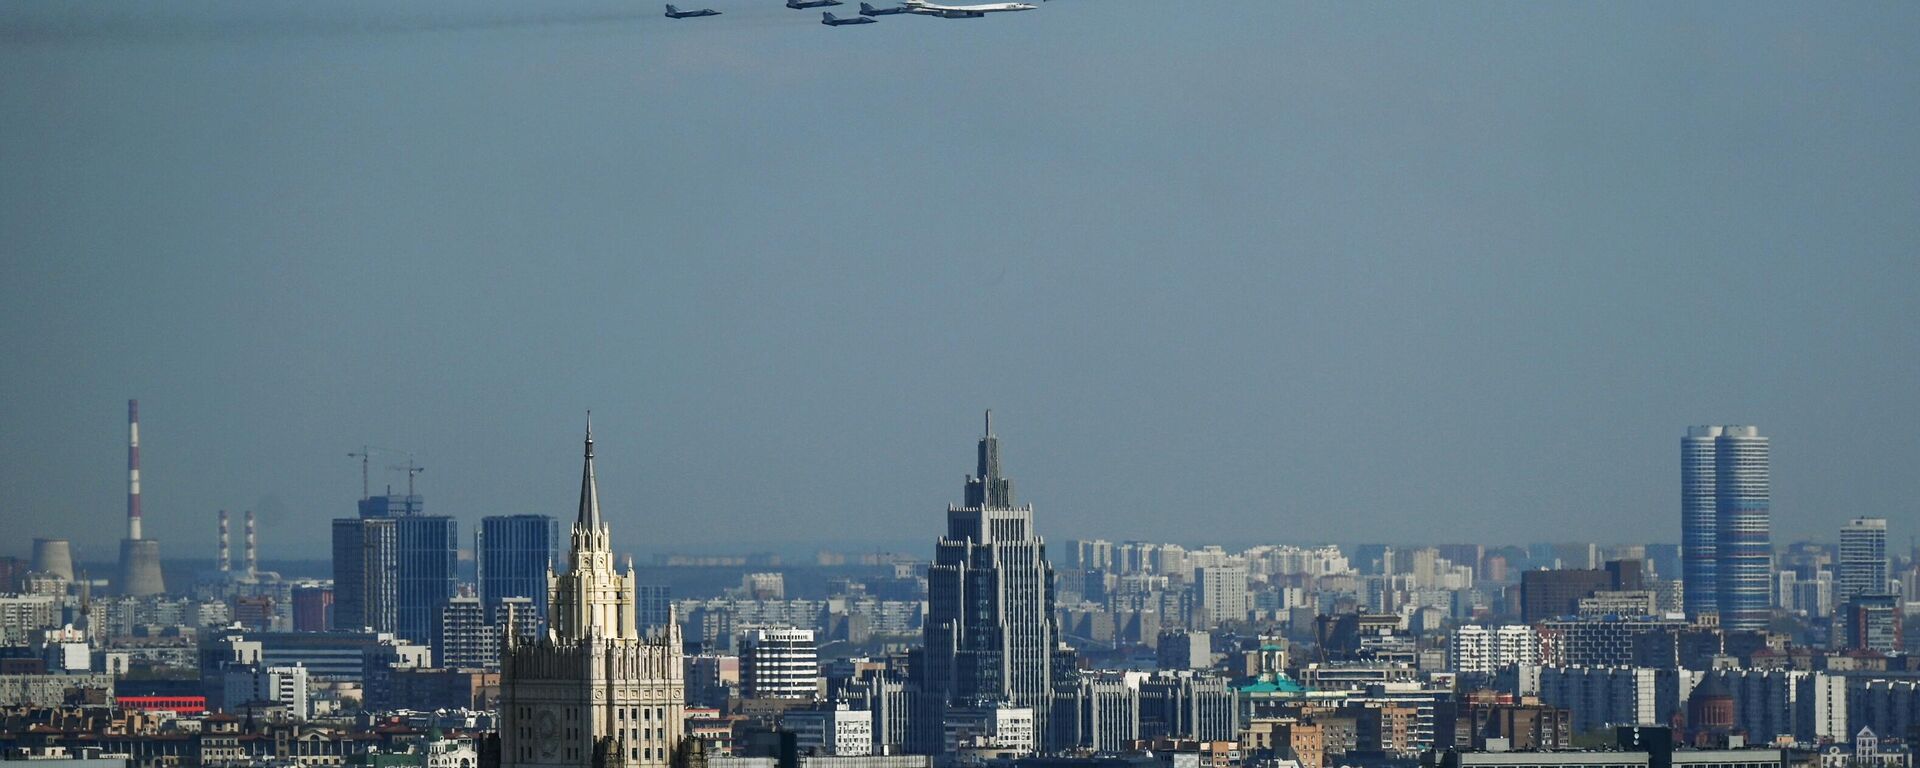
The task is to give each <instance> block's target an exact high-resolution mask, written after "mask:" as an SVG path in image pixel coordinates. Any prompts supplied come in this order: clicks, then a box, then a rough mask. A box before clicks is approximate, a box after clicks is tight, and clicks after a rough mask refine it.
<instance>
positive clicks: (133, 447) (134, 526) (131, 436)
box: [127, 400, 140, 541]
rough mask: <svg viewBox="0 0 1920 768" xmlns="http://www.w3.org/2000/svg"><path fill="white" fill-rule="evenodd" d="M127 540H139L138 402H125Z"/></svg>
mask: <svg viewBox="0 0 1920 768" xmlns="http://www.w3.org/2000/svg"><path fill="white" fill-rule="evenodd" d="M127 538H129V539H133V540H135V541H138V540H140V401H139V400H128V401H127Z"/></svg>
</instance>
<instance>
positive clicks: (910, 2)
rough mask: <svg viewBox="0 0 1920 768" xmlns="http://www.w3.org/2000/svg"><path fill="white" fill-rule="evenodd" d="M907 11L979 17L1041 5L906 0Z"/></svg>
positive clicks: (944, 15)
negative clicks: (946, 3)
mask: <svg viewBox="0 0 1920 768" xmlns="http://www.w3.org/2000/svg"><path fill="white" fill-rule="evenodd" d="M904 2H905V4H906V7H907V11H908V12H910V13H918V14H921V15H923V16H938V17H940V18H943V19H978V18H981V17H983V16H986V15H987V14H989V13H999V12H1002V11H1031V10H1036V9H1038V8H1039V7H1040V6H1037V5H1034V4H1032V3H985V4H982V5H935V4H933V3H929V2H927V0H904Z"/></svg>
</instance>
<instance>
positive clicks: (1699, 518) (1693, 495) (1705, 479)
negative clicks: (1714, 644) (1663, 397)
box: [1680, 426, 1724, 619]
mask: <svg viewBox="0 0 1920 768" xmlns="http://www.w3.org/2000/svg"><path fill="white" fill-rule="evenodd" d="M1723 430H1724V428H1723V427H1715V426H1699V427H1689V428H1687V435H1686V437H1683V438H1680V579H1681V599H1680V600H1681V605H1682V607H1683V608H1684V609H1685V610H1686V612H1687V618H1689V619H1696V618H1699V617H1700V616H1701V615H1703V614H1710V613H1714V612H1716V611H1718V610H1720V605H1719V600H1720V592H1719V589H1718V588H1717V587H1716V586H1715V585H1716V584H1717V583H1718V581H1719V571H1718V568H1719V565H1718V563H1719V560H1718V559H1717V558H1718V554H1719V548H1718V547H1717V546H1716V543H1717V542H1718V540H1719V536H1720V511H1719V510H1720V508H1719V506H1718V504H1719V502H1718V501H1717V498H1716V497H1715V495H1714V483H1715V482H1716V480H1717V479H1718V477H1717V475H1716V473H1715V471H1714V466H1715V464H1714V441H1715V440H1717V439H1718V438H1719V437H1720V433H1721V432H1722V431H1723Z"/></svg>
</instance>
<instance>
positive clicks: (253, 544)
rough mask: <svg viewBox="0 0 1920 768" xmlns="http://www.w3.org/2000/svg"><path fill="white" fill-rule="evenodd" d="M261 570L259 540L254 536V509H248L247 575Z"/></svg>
mask: <svg viewBox="0 0 1920 768" xmlns="http://www.w3.org/2000/svg"><path fill="white" fill-rule="evenodd" d="M259 572H260V549H259V542H257V541H255V540H254V538H253V510H251V509H249V510H247V575H248V576H253V575H255V574H258V573H259Z"/></svg>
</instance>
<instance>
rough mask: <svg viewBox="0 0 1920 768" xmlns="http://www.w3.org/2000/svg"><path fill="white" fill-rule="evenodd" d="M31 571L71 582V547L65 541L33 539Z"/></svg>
mask: <svg viewBox="0 0 1920 768" xmlns="http://www.w3.org/2000/svg"><path fill="white" fill-rule="evenodd" d="M33 570H34V571H36V572H39V573H51V574H53V575H55V576H59V577H60V578H63V579H66V580H67V581H73V545H71V544H69V543H67V540H66V539H34V540H33Z"/></svg>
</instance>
